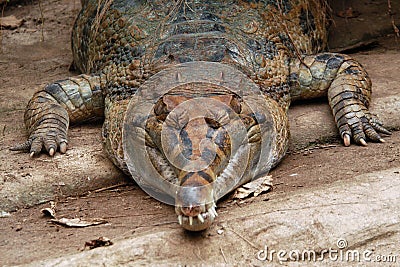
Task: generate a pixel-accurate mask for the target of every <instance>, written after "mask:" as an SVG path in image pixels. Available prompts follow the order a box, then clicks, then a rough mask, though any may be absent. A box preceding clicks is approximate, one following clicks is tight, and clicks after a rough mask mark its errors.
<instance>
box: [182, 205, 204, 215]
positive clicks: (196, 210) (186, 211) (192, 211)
mask: <svg viewBox="0 0 400 267" xmlns="http://www.w3.org/2000/svg"><path fill="white" fill-rule="evenodd" d="M181 211H182V213H183V215H185V216H188V217H195V216H197V215H199V214H200V213H201V208H200V206H190V207H182V208H181Z"/></svg>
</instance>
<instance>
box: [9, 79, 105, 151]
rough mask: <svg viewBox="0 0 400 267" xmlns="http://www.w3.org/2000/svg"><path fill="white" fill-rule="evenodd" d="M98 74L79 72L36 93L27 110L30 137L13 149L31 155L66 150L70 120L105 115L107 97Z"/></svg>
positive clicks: (72, 121)
mask: <svg viewBox="0 0 400 267" xmlns="http://www.w3.org/2000/svg"><path fill="white" fill-rule="evenodd" d="M100 88H101V87H100V78H99V77H98V76H88V75H79V76H77V77H73V78H69V79H65V80H60V81H57V82H55V83H52V84H49V85H47V86H46V87H45V88H43V89H42V90H40V91H38V92H36V93H35V94H34V95H33V97H32V99H31V100H30V101H29V103H28V106H27V109H26V111H25V116H24V120H25V125H26V128H27V130H28V135H29V138H28V140H27V141H26V142H25V143H23V144H21V145H17V146H14V147H12V148H10V149H11V150H13V151H29V152H30V155H31V157H33V156H34V155H37V154H39V153H40V152H41V151H42V149H43V148H44V149H45V150H46V151H47V152H48V153H49V155H50V156H53V155H54V154H55V152H56V151H57V149H59V151H60V152H61V153H65V152H66V150H67V144H68V138H67V131H68V126H69V123H70V122H71V123H77V122H82V121H85V120H89V119H92V118H96V117H102V116H103V109H104V99H103V95H102V92H101V89H100Z"/></svg>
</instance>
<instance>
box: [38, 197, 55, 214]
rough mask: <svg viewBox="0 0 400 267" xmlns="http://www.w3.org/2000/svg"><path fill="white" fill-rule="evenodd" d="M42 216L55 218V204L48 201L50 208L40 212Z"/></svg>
mask: <svg viewBox="0 0 400 267" xmlns="http://www.w3.org/2000/svg"><path fill="white" fill-rule="evenodd" d="M41 212H42V213H43V215H44V216H46V217H50V218H56V203H55V202H53V201H50V208H44V209H42V210H41Z"/></svg>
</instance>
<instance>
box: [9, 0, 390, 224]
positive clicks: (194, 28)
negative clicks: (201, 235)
mask: <svg viewBox="0 0 400 267" xmlns="http://www.w3.org/2000/svg"><path fill="white" fill-rule="evenodd" d="M325 10H327V6H326V4H325V1H324V0H311V1H308V0H203V1H198V0H172V1H171V0H149V1H145V0H82V10H81V11H80V13H79V15H78V17H77V19H76V22H75V25H74V28H73V31H72V52H73V64H74V66H75V68H76V69H77V70H78V71H79V72H80V73H82V74H81V75H78V76H75V77H70V78H67V79H64V80H59V81H56V82H54V83H51V84H48V85H47V86H45V87H44V88H43V89H41V90H39V91H37V92H36V93H35V94H34V95H33V97H32V99H31V100H30V101H29V103H28V106H27V109H26V112H25V116H24V119H25V124H26V127H27V131H28V135H29V137H28V140H27V141H26V142H25V143H24V144H21V145H17V146H15V147H13V148H12V150H23V151H28V152H30V154H31V156H32V157H33V156H35V155H38V154H39V153H41V152H42V151H43V152H47V153H48V154H49V155H50V156H53V155H54V154H55V153H56V152H57V151H60V153H66V151H67V146H68V138H67V131H68V127H69V124H70V123H71V124H73V123H79V122H83V121H86V120H91V119H93V118H104V124H103V129H102V138H103V142H104V148H105V151H106V152H107V154H108V155H109V157H110V159H111V160H112V161H113V163H114V164H115V165H116V166H118V167H119V168H121V169H122V170H123V171H124V172H126V173H127V174H128V175H130V176H132V177H133V178H134V179H135V181H136V182H137V183H138V184H139V185H141V187H142V188H143V189H144V190H145V191H146V192H148V193H149V194H151V195H152V196H153V197H155V198H157V199H159V200H160V201H165V202H168V203H169V204H172V205H175V211H176V214H177V216H178V222H179V223H180V224H181V225H182V226H183V227H184V228H185V229H187V230H191V231H200V230H203V229H206V228H208V227H209V225H210V224H211V223H212V222H213V221H214V219H215V217H216V216H217V212H216V202H217V201H218V200H219V199H220V198H221V197H222V196H224V195H226V194H227V193H229V192H231V191H232V190H234V189H235V188H237V187H239V186H241V185H243V184H244V183H247V182H249V181H251V180H252V179H256V178H257V177H260V176H262V175H264V174H266V173H267V172H268V171H269V170H270V168H272V167H274V166H276V165H277V163H279V162H280V161H281V160H282V158H283V156H284V155H285V153H286V150H287V148H288V142H289V125H288V118H287V111H288V108H289V105H290V103H291V102H292V101H297V100H302V99H310V98H319V97H327V98H328V101H329V105H330V107H331V109H332V113H333V117H334V120H335V121H336V124H337V127H338V130H339V134H340V136H341V138H342V139H343V143H344V145H345V146H349V145H350V143H351V142H353V143H356V144H359V145H366V142H367V141H368V140H370V141H374V142H384V140H383V139H382V137H381V136H380V135H379V133H384V134H390V132H389V131H388V130H386V129H385V128H384V127H383V126H382V123H381V122H380V121H379V120H378V119H377V117H376V116H375V115H373V114H371V113H370V112H369V110H368V107H369V104H370V100H371V81H370V78H369V77H368V74H367V72H366V71H365V69H364V68H363V67H362V66H361V65H360V64H359V63H358V62H357V61H355V60H353V59H352V58H351V57H349V56H347V55H344V54H337V53H329V52H325V49H326V47H327V25H328V23H327V21H328V15H327V12H325Z"/></svg>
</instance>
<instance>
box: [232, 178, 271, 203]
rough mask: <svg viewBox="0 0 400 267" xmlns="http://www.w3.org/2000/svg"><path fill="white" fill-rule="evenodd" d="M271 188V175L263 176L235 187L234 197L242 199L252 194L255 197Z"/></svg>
mask: <svg viewBox="0 0 400 267" xmlns="http://www.w3.org/2000/svg"><path fill="white" fill-rule="evenodd" d="M271 188H272V178H271V176H263V177H260V178H258V179H256V180H254V181H251V182H250V183H247V184H244V185H242V186H241V187H239V188H238V189H236V191H235V194H234V195H233V198H234V199H244V198H247V197H249V196H250V195H251V194H253V195H254V196H255V197H256V196H258V195H259V194H261V193H264V192H268V191H270V190H271Z"/></svg>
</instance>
